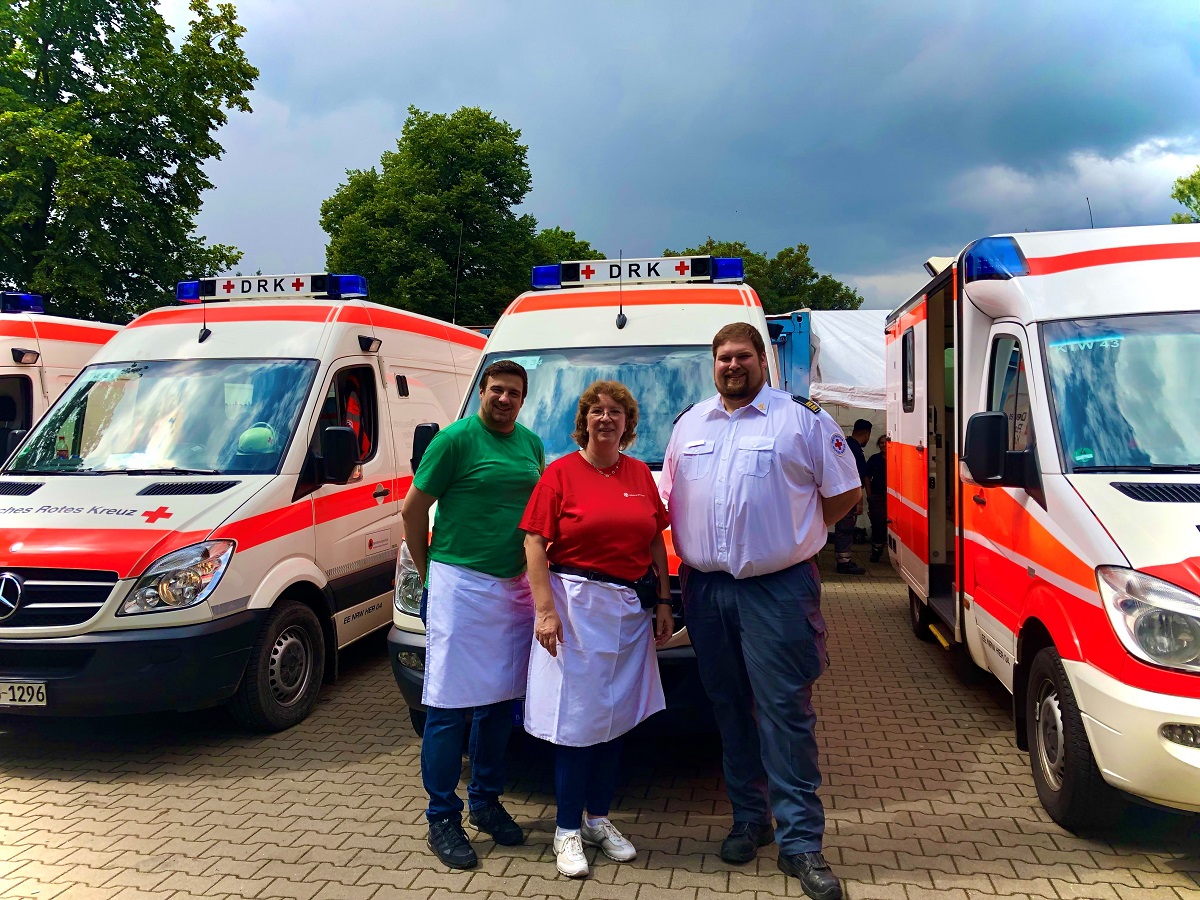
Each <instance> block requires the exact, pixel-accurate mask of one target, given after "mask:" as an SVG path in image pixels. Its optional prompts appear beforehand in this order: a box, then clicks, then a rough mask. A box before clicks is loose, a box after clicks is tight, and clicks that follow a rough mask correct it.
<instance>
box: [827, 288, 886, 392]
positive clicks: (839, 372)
mask: <svg viewBox="0 0 1200 900" xmlns="http://www.w3.org/2000/svg"><path fill="white" fill-rule="evenodd" d="M887 317H888V311H887V310H886V309H830V310H815V311H813V312H812V313H810V314H809V328H810V329H811V338H810V345H811V347H812V368H811V374H810V384H809V389H808V390H809V396H810V397H812V398H813V399H814V400H816V401H817V402H818V403H821V404H828V403H836V404H838V405H840V406H846V407H851V408H853V409H860V410H880V411H882V410H883V409H884V408H885V406H886V404H885V399H884V398H885V392H884V378H885V376H884V356H885V343H884V337H883V327H884V323H885V322H886V321H887Z"/></svg>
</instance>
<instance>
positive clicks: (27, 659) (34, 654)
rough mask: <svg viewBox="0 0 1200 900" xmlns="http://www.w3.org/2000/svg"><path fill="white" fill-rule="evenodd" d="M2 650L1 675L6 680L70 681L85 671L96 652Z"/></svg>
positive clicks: (10, 646)
mask: <svg viewBox="0 0 1200 900" xmlns="http://www.w3.org/2000/svg"><path fill="white" fill-rule="evenodd" d="M16 643H17V642H16V641H13V642H11V643H8V644H6V645H5V646H3V647H0V676H2V677H4V678H69V677H70V676H72V675H77V674H79V673H80V672H82V671H83V669H84V667H85V666H87V664H88V662H90V661H91V658H92V654H93V652H94V651H93V650H91V649H88V648H85V647H47V646H46V645H45V643H41V642H40V643H41V646H38V647H16V646H13V644H16Z"/></svg>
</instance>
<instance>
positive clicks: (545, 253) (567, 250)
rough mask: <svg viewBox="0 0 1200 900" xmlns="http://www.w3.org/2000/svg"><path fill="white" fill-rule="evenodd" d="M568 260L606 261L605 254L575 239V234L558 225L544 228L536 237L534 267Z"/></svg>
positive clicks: (534, 242)
mask: <svg viewBox="0 0 1200 900" xmlns="http://www.w3.org/2000/svg"><path fill="white" fill-rule="evenodd" d="M568 259H604V254H603V253H601V252H600V251H599V250H595V249H593V248H592V245H591V243H589V242H588V241H581V240H579V239H578V238H577V237H575V232H573V231H563V230H562V229H561V228H559V227H558V226H557V225H555V226H554V227H553V228H543V229H542V230H541V231H539V232H538V233H537V235H536V236H535V237H534V239H533V265H535V266H545V265H551V264H553V263H557V262H562V261H563V260H568Z"/></svg>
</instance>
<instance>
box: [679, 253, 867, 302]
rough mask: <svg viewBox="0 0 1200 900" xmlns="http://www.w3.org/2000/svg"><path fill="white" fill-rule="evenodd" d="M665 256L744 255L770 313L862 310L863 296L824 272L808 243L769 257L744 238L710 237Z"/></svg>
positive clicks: (750, 279)
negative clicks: (814, 261) (815, 263)
mask: <svg viewBox="0 0 1200 900" xmlns="http://www.w3.org/2000/svg"><path fill="white" fill-rule="evenodd" d="M663 256H740V257H741V258H742V262H743V264H744V266H745V269H746V283H747V284H749V285H750V286H751V287H752V288H754V290H755V293H757V294H758V299H759V300H761V301H762V305H763V309H764V310H766V311H767V312H768V313H782V312H791V311H792V310H794V309H806V308H807V309H858V307H859V306H861V305H862V302H863V298H862V296H861V295H860V294H859V293H858V291H856V290H854V289H853V288H851V287H848V286H846V285H845V284H842V282H840V281H838V280H837V279H836V278H834V277H833V276H832V275H821V274H819V273H818V272H817V270H816V268H814V267H813V264H812V262H811V260H809V258H808V244H797V245H796V246H795V247H785V248H784V249H783V250H780V251H779V252H778V253H776V254H775V256H774V258H772V259H768V258H767V256H766V254H764V253H758V252H757V251H754V250H751V249H750V248H749V247H748V246H747V245H746V244H744V243H743V242H741V241H716V240H713V238H712V237H709V238H708V239H707V240H706V241H705V242H704V243H703V244H701V245H700V246H698V247H692V248H689V249H687V250H683V251H675V250H664V251H663Z"/></svg>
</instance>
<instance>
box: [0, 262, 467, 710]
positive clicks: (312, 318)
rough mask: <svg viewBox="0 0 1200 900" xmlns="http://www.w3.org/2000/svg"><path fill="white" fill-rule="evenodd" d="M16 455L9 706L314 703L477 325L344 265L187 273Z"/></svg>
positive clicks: (2, 474)
mask: <svg viewBox="0 0 1200 900" xmlns="http://www.w3.org/2000/svg"><path fill="white" fill-rule="evenodd" d="M177 294H178V297H179V299H180V300H182V301H184V305H181V306H176V307H163V308H160V309H155V310H152V311H150V312H148V313H146V314H145V315H143V316H140V317H139V318H137V319H134V320H133V321H132V322H131V323H130V324H129V325H128V326H126V327H125V329H124V330H123V331H122V332H121V333H120V334H119V335H117V336H116V337H115V338H114V339H113V340H112V341H110V342H109V343H108V344H107V345H106V346H105V347H104V349H103V350H102V351H101V352H100V353H99V355H98V356H97V357H96V358H95V359H94V360H93V362H92V364H91V365H89V366H88V367H87V368H86V369H84V370H83V372H82V373H81V374H80V375H79V377H78V378H77V379H76V380H75V381H74V382H73V383H72V385H71V386H70V388H69V389H68V390H67V391H66V393H64V394H63V395H62V396H61V397H60V398H59V400H58V402H56V403H55V404H54V406H53V407H51V409H50V411H49V412H48V413H47V414H46V415H45V416H44V417H43V418H42V420H41V421H40V422H39V423H38V424H37V425H36V426H35V427H34V428H33V430H32V431H31V432H30V433H29V435H28V436H27V437H26V438H25V440H24V441H23V442H22V444H21V445H20V446H19V447H18V448H17V449H16V451H15V452H14V453H13V455H12V457H11V458H10V459H9V461H8V463H7V464H6V465H5V466H4V468H3V469H2V470H0V494H2V495H3V499H2V502H0V711H3V712H15V713H25V714H31V715H92V714H104V713H125V712H140V711H148V710H186V709H194V708H198V707H203V706H209V705H214V704H219V703H223V702H225V701H230V704H231V708H232V710H233V712H234V714H235V715H236V716H237V718H238V719H239V720H240V721H241V722H243V723H244V724H246V725H248V726H250V727H253V728H256V729H262V730H278V729H282V728H286V727H289V726H290V725H293V724H295V723H296V722H298V721H300V720H301V719H303V718H304V717H305V715H307V714H308V712H309V711H310V710H311V709H312V707H313V705H314V703H315V702H316V698H317V693H318V691H319V689H320V685H321V683H322V681H323V680H330V679H332V678H333V677H335V676H336V674H337V651H338V650H339V648H342V647H345V646H346V645H347V644H349V643H350V642H352V641H354V640H356V639H358V638H360V637H362V636H363V635H365V634H367V633H368V632H370V631H372V630H374V629H377V628H379V627H381V626H386V625H387V623H388V622H389V621H390V618H391V613H390V599H391V595H392V575H393V571H394V567H395V558H396V547H397V544H398V542H399V539H400V534H401V525H400V517H399V505H400V500H401V499H402V498H403V497H404V494H405V491H406V490H407V488H408V484H409V482H410V481H411V477H412V470H411V467H410V465H409V461H408V451H409V448H410V447H411V446H412V438H413V431H414V428H415V426H416V425H417V424H418V423H420V422H442V423H444V422H447V421H449V420H450V419H452V418H453V416H454V413H455V411H456V410H457V408H458V405H459V402H460V399H461V397H462V394H463V391H464V390H465V388H466V385H467V383H468V380H469V378H470V376H471V373H472V372H473V371H474V369H475V364H476V362H477V360H478V359H479V354H480V351H481V349H482V347H483V343H484V340H483V338H482V337H481V336H480V335H478V334H475V333H474V332H471V331H467V330H466V329H462V328H456V327H454V326H452V325H447V324H445V323H444V322H439V321H437V320H435V319H430V318H426V317H424V316H419V315H415V314H413V313H408V312H402V311H400V310H397V309H391V308H388V307H385V306H380V305H377V304H373V303H368V302H366V301H365V299H363V298H365V297H366V294H367V289H366V283H365V280H364V279H362V278H360V277H357V276H350V275H328V274H324V275H283V276H265V277H264V276H255V277H253V278H224V279H209V280H205V281H193V282H182V283H181V284H180V285H179V287H178V290H177Z"/></svg>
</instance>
